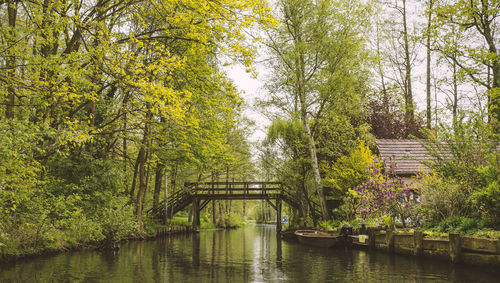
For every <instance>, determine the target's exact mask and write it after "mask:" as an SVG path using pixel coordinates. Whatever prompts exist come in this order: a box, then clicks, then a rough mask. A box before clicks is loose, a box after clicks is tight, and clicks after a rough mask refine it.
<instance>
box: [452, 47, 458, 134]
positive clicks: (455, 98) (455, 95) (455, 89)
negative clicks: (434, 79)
mask: <svg viewBox="0 0 500 283" xmlns="http://www.w3.org/2000/svg"><path fill="white" fill-rule="evenodd" d="M455 58H456V54H455ZM452 64H453V65H452V67H453V102H452V114H453V132H456V130H457V129H456V127H457V125H458V113H457V111H458V78H457V76H458V74H457V64H456V60H453V61H452Z"/></svg>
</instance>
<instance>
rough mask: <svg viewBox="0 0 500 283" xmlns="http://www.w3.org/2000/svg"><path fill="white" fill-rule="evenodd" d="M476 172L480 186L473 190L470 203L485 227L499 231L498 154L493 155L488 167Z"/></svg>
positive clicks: (499, 176) (499, 172)
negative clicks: (479, 179)
mask: <svg viewBox="0 0 500 283" xmlns="http://www.w3.org/2000/svg"><path fill="white" fill-rule="evenodd" d="M477 172H478V174H479V176H480V178H481V186H478V187H477V188H475V189H474V191H473V193H472V196H471V199H472V203H473V204H474V207H475V208H476V211H477V212H478V213H479V217H481V219H482V220H483V222H484V223H485V225H486V226H488V227H492V228H495V229H500V181H499V180H500V154H499V153H495V154H493V155H492V157H491V158H490V162H489V164H488V166H484V167H480V168H478V169H477Z"/></svg>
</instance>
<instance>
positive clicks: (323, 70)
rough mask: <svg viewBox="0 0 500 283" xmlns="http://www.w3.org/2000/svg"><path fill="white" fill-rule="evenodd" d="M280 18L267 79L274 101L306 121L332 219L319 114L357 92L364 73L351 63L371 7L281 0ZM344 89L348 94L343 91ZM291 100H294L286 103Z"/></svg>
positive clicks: (316, 177) (317, 179) (319, 190)
mask: <svg viewBox="0 0 500 283" xmlns="http://www.w3.org/2000/svg"><path fill="white" fill-rule="evenodd" d="M277 5H278V9H279V17H280V20H281V24H280V25H279V26H278V27H277V28H276V29H275V30H274V31H273V32H271V34H269V36H268V46H269V47H270V50H271V54H272V60H271V61H272V62H273V63H272V65H273V66H272V67H273V68H274V75H275V76H274V77H273V78H272V79H270V80H269V81H268V86H269V89H270V91H271V93H272V96H271V98H270V99H269V103H271V104H273V105H276V106H278V107H280V108H281V109H283V110H285V111H286V112H285V113H284V114H285V115H289V117H292V118H293V117H296V118H298V119H300V121H301V122H302V126H303V130H304V134H305V140H306V144H307V147H308V152H309V154H308V155H309V160H310V167H311V170H312V176H313V183H314V187H315V191H316V194H317V196H318V200H319V204H320V207H321V212H322V216H323V219H324V220H327V219H330V212H329V210H328V208H327V204H326V193H325V189H324V187H323V185H322V180H321V172H320V166H319V161H318V148H317V146H318V144H317V141H316V137H315V131H316V126H315V124H314V123H315V122H314V121H315V119H319V118H320V117H322V116H324V115H326V113H328V112H329V111H330V110H331V109H332V108H331V106H332V105H334V103H332V102H334V101H335V99H341V98H342V97H346V98H345V99H347V100H349V99H352V98H353V97H356V95H353V94H352V90H353V88H355V87H353V88H349V87H347V86H348V85H349V84H352V85H353V86H354V85H355V86H358V84H357V83H353V82H354V81H356V79H355V78H359V77H360V76H362V74H363V68H362V67H361V66H362V64H361V66H359V67H360V68H359V69H358V70H359V71H358V72H354V71H353V70H354V68H353V69H350V68H351V67H353V65H352V64H354V62H355V63H360V61H359V60H358V59H359V58H360V57H361V56H362V55H361V54H363V46H364V44H363V40H362V37H361V33H363V32H364V31H365V29H364V28H363V26H361V25H360V23H361V22H364V21H367V17H366V14H367V12H368V10H367V7H366V6H363V5H362V4H360V3H359V2H351V3H345V2H342V1H332V0H322V1H298V0H282V1H279V2H278V3H277ZM340 93H342V94H343V96H342V95H339V94H340ZM287 103H288V105H290V106H287Z"/></svg>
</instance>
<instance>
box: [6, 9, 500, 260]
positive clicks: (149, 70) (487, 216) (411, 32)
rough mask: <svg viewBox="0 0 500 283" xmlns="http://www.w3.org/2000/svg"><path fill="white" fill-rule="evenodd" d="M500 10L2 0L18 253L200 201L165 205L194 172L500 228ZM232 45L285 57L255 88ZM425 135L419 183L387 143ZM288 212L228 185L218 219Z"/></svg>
mask: <svg viewBox="0 0 500 283" xmlns="http://www.w3.org/2000/svg"><path fill="white" fill-rule="evenodd" d="M499 16H500V3H499V2H498V1H496V0H470V1H469V0H426V1H416V0H381V1H363V0H353V1H341V0H276V1H270V2H268V1H266V0H245V1H238V0H217V1H214V0H201V1H198V0H155V1H142V0H32V1H23V0H0V19H1V20H0V258H2V257H4V256H20V255H27V254H36V253H40V252H43V251H50V250H66V249H70V248H75V247H76V248H78V247H87V246H96V247H99V246H104V245H106V243H114V242H118V241H121V240H123V239H128V238H143V237H145V236H147V235H148V234H151V233H152V231H153V230H152V229H153V228H154V227H156V226H158V225H162V224H165V221H167V222H172V221H174V222H175V221H179V222H183V221H187V220H185V219H184V218H188V217H189V215H190V209H189V208H187V209H186V210H185V211H183V212H181V213H180V214H181V216H180V217H177V218H176V219H157V218H156V217H154V215H152V214H151V213H149V212H148V211H151V209H154V208H155V207H158V206H159V205H161V202H162V201H163V200H164V199H165V198H166V197H167V196H168V195H170V194H173V193H175V192H177V191H179V190H183V189H184V182H188V181H189V182H199V181H251V180H261V181H278V182H283V183H284V184H285V185H286V189H287V190H288V191H289V193H291V194H293V195H295V196H296V198H297V199H298V200H299V201H300V208H299V209H291V208H288V213H289V215H290V216H291V218H292V220H293V224H294V225H298V226H303V227H306V226H309V227H310V226H322V227H325V228H331V227H336V226H339V225H343V224H345V223H349V224H350V225H359V224H360V223H368V224H374V223H379V224H380V223H383V224H386V225H394V224H396V222H401V221H402V222H403V225H405V224H407V225H414V226H419V227H420V226H421V227H425V229H429V230H433V231H437V232H450V231H460V232H464V233H482V234H481V235H493V236H496V235H497V234H498V233H497V230H499V229H500V184H499V181H498V180H500V166H499V165H500V156H499V151H498V148H499V141H500V138H499V128H500V125H499V117H500V108H499V101H500V53H499V51H498V50H497V48H498V46H499V45H500V39H499V38H498V34H499V33H500V27H499V19H498V17H499ZM232 64H241V65H243V66H244V67H245V68H247V69H248V71H249V72H251V73H252V74H254V75H255V76H258V74H257V72H258V70H259V69H262V68H265V69H266V70H267V73H269V75H267V76H266V77H265V78H261V79H262V80H263V81H264V84H265V87H264V88H265V89H264V91H263V94H261V95H260V96H259V99H258V100H257V101H256V102H255V103H254V104H253V105H249V103H248V102H246V101H245V94H244V93H243V92H242V91H241V90H239V89H238V88H237V87H236V85H235V82H234V81H233V80H232V79H231V78H230V75H229V74H228V72H227V69H225V67H226V66H228V65H232ZM249 107H254V108H256V109H258V111H260V112H261V113H262V114H263V115H265V117H266V118H267V119H268V120H269V121H270V126H269V127H268V128H267V129H265V131H266V133H267V134H266V137H265V138H264V139H263V140H260V141H252V140H250V139H249V136H250V135H251V133H252V132H253V131H255V130H256V127H258V125H259V123H256V122H255V121H252V120H251V118H249V117H245V115H244V114H243V111H244V110H245V109H247V108H249ZM408 138H411V139H419V140H422V141H424V140H425V141H427V144H428V145H429V152H430V153H431V155H433V156H434V157H435V158H434V159H432V162H429V164H428V166H429V167H430V168H432V172H430V173H425V174H421V175H419V176H417V177H416V178H417V179H418V181H417V182H415V185H414V186H412V187H408V186H407V185H404V184H403V183H402V182H401V181H400V180H399V179H397V178H395V177H394V176H393V175H391V172H390V170H384V168H385V167H384V164H382V162H381V161H380V160H379V159H378V158H377V155H376V152H375V139H408ZM443 142H444V143H445V144H446V145H447V151H448V153H449V154H448V155H447V158H443V156H442V151H440V150H439V149H440V145H442V143H443ZM332 202H333V203H337V205H336V207H335V208H333V209H332V208H331V206H330V205H329V203H332ZM314 211H318V212H319V213H314ZM271 214H272V211H271V209H270V207H269V206H268V205H267V204H265V203H264V202H260V201H248V202H241V201H238V202H231V201H216V202H213V203H212V204H211V205H210V206H209V209H208V208H207V209H205V210H203V212H202V218H203V219H202V220H203V222H204V225H206V227H216V226H217V227H228V226H235V225H242V224H243V223H245V222H246V221H248V220H254V221H267V220H270V219H272V217H271ZM405 221H406V222H407V223H405ZM497 237H498V236H497Z"/></svg>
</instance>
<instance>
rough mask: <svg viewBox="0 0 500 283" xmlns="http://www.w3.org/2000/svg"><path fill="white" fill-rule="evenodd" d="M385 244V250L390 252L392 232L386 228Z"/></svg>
mask: <svg viewBox="0 0 500 283" xmlns="http://www.w3.org/2000/svg"><path fill="white" fill-rule="evenodd" d="M385 244H386V246H387V251H388V252H390V253H392V252H393V251H394V232H393V231H392V230H391V229H387V230H386V232H385Z"/></svg>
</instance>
